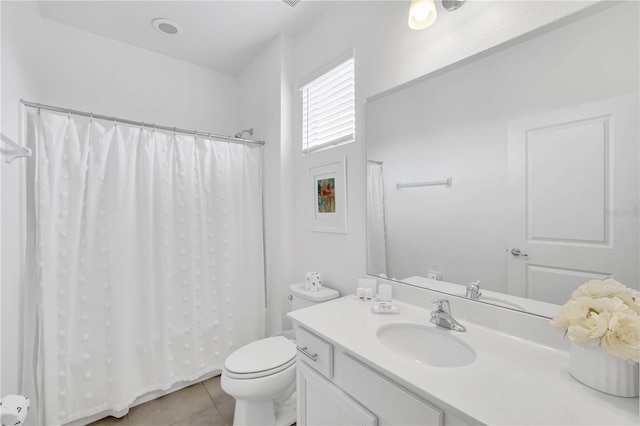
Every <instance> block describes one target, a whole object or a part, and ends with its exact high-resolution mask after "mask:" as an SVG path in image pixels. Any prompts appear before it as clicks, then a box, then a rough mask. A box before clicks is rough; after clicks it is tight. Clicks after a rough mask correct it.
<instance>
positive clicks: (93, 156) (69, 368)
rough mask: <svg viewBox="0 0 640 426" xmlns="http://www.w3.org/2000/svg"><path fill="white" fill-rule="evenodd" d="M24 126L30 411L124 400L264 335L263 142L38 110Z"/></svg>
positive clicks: (118, 405)
mask: <svg viewBox="0 0 640 426" xmlns="http://www.w3.org/2000/svg"><path fill="white" fill-rule="evenodd" d="M26 130H27V137H28V138H29V140H30V141H33V143H34V145H35V185H34V189H35V191H34V205H35V221H34V222H35V229H34V230H32V231H34V235H35V239H34V243H35V248H36V250H35V266H36V268H35V270H36V275H37V279H36V280H35V281H36V282H35V283H34V288H33V289H32V293H33V294H34V295H35V298H36V300H35V301H31V303H30V304H28V305H27V306H25V309H26V310H30V313H31V314H32V315H34V316H36V318H37V320H36V321H35V324H36V335H37V338H36V339H35V348H34V349H35V353H37V354H38V355H37V358H36V359H35V361H34V360H32V356H33V355H32V354H31V353H27V354H26V359H25V368H32V369H33V371H34V372H35V374H34V375H35V376H36V382H37V387H38V393H39V395H40V397H39V402H40V404H41V405H42V406H41V407H39V411H40V417H39V419H38V420H39V423H41V424H46V425H54V424H61V423H67V422H70V421H73V420H75V419H79V418H83V417H86V416H90V415H93V414H96V413H99V412H102V411H105V410H113V411H120V410H123V409H126V408H127V407H128V406H129V405H130V404H131V403H132V402H133V401H134V399H135V398H136V397H138V396H140V395H142V394H144V393H147V392H150V391H155V390H159V389H168V388H169V387H171V386H172V385H173V384H175V383H176V382H178V381H185V380H194V379H196V378H198V377H200V376H202V375H204V374H206V373H209V372H212V371H214V370H221V369H222V367H223V362H224V359H225V357H226V356H227V355H228V354H230V353H231V352H232V351H233V350H235V349H236V348H238V347H240V346H242V345H243V344H246V343H248V342H249V341H252V340H255V339H258V338H261V337H263V336H264V312H265V309H264V267H263V262H264V260H263V258H264V256H263V241H262V235H263V234H262V164H261V161H262V154H261V149H260V147H258V146H248V145H242V144H234V143H227V142H216V141H211V140H207V139H201V138H199V137H198V138H196V137H194V136H188V135H176V134H172V133H171V132H169V133H162V132H159V131H154V130H153V129H149V128H146V127H144V128H142V127H135V126H129V125H124V124H120V123H115V122H112V123H108V122H107V123H105V122H102V124H101V123H99V122H98V121H96V120H90V119H88V118H87V119H84V118H79V117H76V116H67V115H59V114H56V113H49V112H45V111H41V112H38V111H35V110H30V111H29V112H28V117H27V129H26ZM34 302H35V303H34ZM34 305H35V306H34ZM42 403H44V404H42Z"/></svg>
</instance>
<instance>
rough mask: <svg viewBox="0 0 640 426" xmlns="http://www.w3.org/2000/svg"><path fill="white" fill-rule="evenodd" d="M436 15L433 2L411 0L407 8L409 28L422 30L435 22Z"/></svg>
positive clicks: (430, 0)
mask: <svg viewBox="0 0 640 426" xmlns="http://www.w3.org/2000/svg"><path fill="white" fill-rule="evenodd" d="M437 17H438V13H437V12H436V4H435V1H434V0H412V1H411V6H410V7H409V28H411V29H413V30H422V29H424V28H427V27H428V26H430V25H431V24H433V23H434V22H435V21H436V18H437Z"/></svg>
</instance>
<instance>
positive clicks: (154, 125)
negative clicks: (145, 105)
mask: <svg viewBox="0 0 640 426" xmlns="http://www.w3.org/2000/svg"><path fill="white" fill-rule="evenodd" d="M152 131H153V133H155V132H156V123H153V129H152Z"/></svg>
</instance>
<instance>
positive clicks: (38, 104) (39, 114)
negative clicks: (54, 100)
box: [38, 103, 40, 115]
mask: <svg viewBox="0 0 640 426" xmlns="http://www.w3.org/2000/svg"><path fill="white" fill-rule="evenodd" d="M38 115H40V104H39V103H38Z"/></svg>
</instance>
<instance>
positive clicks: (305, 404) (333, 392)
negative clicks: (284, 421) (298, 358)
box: [297, 362, 377, 426]
mask: <svg viewBox="0 0 640 426" xmlns="http://www.w3.org/2000/svg"><path fill="white" fill-rule="evenodd" d="M297 423H298V425H300V426H307V425H308V426H312V425H318V426H326V425H332V426H342V425H345V426H346V425H363V426H365V425H366V426H376V425H377V419H376V417H375V416H374V415H373V414H372V413H371V412H369V411H368V410H367V409H365V408H364V407H362V406H361V405H360V404H358V403H357V402H356V401H354V400H353V399H352V398H351V397H349V395H347V394H346V393H344V392H343V391H341V390H340V389H338V388H337V387H336V386H335V385H334V384H332V383H331V382H329V381H328V380H327V379H325V378H324V377H322V376H321V375H320V374H318V373H317V372H316V371H315V370H313V369H311V368H309V367H308V366H307V365H306V364H305V363H304V362H298V422H297Z"/></svg>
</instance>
